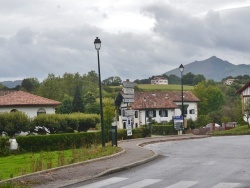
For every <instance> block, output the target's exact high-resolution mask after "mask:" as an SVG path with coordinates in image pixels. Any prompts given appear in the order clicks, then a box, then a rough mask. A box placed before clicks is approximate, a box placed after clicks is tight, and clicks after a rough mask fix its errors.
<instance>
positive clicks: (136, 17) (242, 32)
mask: <svg viewBox="0 0 250 188" xmlns="http://www.w3.org/2000/svg"><path fill="white" fill-rule="evenodd" d="M0 26H1V27H0V61H1V67H0V81H6V80H17V79H21V80H22V79H24V78H31V77H36V78H38V79H39V80H40V81H42V80H43V79H45V78H46V77H47V76H48V74H49V73H54V74H55V75H56V76H61V75H63V74H64V73H65V72H67V73H77V72H79V73H80V74H81V75H82V74H87V73H88V72H89V71H91V70H94V71H96V72H98V64H97V52H96V50H95V47H94V40H95V38H96V37H99V38H100V39H101V41H102V46H101V50H100V64H101V78H102V80H103V79H106V78H108V77H110V76H119V77H121V78H122V80H125V79H130V80H131V81H133V80H135V79H144V78H148V77H150V76H152V75H160V74H163V73H165V72H167V71H170V70H172V69H175V68H177V67H179V65H180V64H183V65H184V66H185V64H189V63H191V62H193V61H195V60H198V61H199V60H205V59H208V58H209V57H211V56H217V57H218V58H221V59H223V60H227V61H229V62H230V63H233V64H250V62H249V60H250V0H136V1H135V0H92V1H90V0H0ZM184 74H185V72H184Z"/></svg>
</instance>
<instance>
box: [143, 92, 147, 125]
mask: <svg viewBox="0 0 250 188" xmlns="http://www.w3.org/2000/svg"><path fill="white" fill-rule="evenodd" d="M146 101H147V100H146V97H144V98H143V102H144V109H145V126H146Z"/></svg>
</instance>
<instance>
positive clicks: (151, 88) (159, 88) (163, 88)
mask: <svg viewBox="0 0 250 188" xmlns="http://www.w3.org/2000/svg"><path fill="white" fill-rule="evenodd" d="M136 86H137V87H138V88H140V89H142V90H143V91H181V85H174V84H169V85H152V84H136ZM110 87H111V88H121V89H122V86H110ZM193 89H194V86H186V85H184V86H183V90H185V91H192V90H193Z"/></svg>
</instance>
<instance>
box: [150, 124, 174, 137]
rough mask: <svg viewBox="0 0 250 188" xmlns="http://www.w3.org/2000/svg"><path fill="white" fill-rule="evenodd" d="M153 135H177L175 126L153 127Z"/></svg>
mask: <svg viewBox="0 0 250 188" xmlns="http://www.w3.org/2000/svg"><path fill="white" fill-rule="evenodd" d="M152 134H153V135H171V134H175V131H174V129H173V125H153V126H152Z"/></svg>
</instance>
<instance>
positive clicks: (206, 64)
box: [165, 56, 250, 82]
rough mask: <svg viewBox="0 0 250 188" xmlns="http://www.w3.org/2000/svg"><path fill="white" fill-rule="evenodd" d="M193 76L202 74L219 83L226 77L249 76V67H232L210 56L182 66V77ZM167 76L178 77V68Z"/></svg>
mask: <svg viewBox="0 0 250 188" xmlns="http://www.w3.org/2000/svg"><path fill="white" fill-rule="evenodd" d="M189 72H191V73H193V74H195V75H197V74H202V75H204V76H205V78H206V79H212V80H214V81H217V82H218V81H221V80H222V79H223V78H226V77H228V76H232V77H236V76H239V75H250V65H246V64H240V65H234V64H232V63H230V62H228V61H224V60H222V59H220V58H217V57H216V56H212V57H210V58H208V59H206V60H203V61H194V62H192V63H189V64H186V65H184V73H183V74H184V75H185V74H187V73H189ZM165 74H167V75H171V74H173V75H176V76H178V77H180V71H179V68H176V69H173V70H171V71H168V72H166V73H165Z"/></svg>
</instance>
